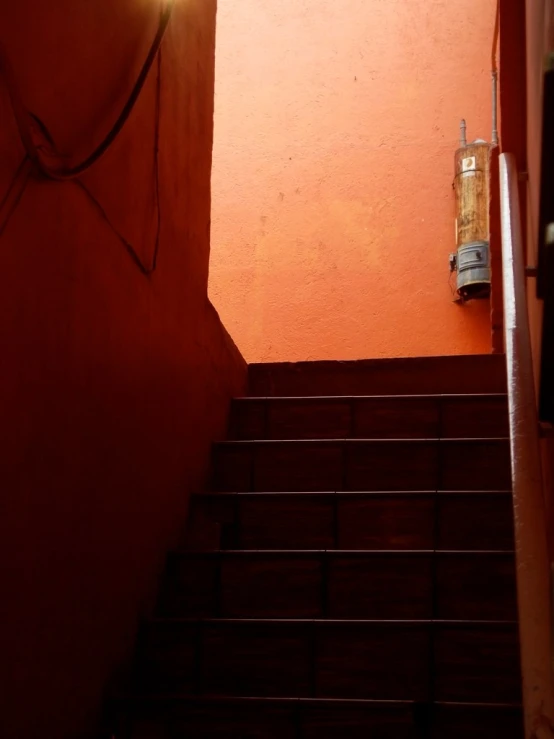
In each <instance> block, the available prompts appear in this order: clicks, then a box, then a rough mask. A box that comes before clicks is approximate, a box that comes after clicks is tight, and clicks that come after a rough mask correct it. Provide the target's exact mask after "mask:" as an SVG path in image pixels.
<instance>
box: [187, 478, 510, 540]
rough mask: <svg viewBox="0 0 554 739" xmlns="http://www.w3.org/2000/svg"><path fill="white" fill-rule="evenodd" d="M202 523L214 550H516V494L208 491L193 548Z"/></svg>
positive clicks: (201, 500) (199, 501)
mask: <svg viewBox="0 0 554 739" xmlns="http://www.w3.org/2000/svg"><path fill="white" fill-rule="evenodd" d="M198 518H202V519H203V521H205V522H207V524H208V529H209V534H210V537H209V538H210V540H209V542H208V547H207V548H209V549H214V548H216V549H218V548H220V547H221V548H223V549H348V550H353V549H356V550H358V549H361V550H370V549H377V550H383V549H384V550H393V549H409V550H415V549H447V550H491V549H492V550H511V549H513V547H514V528H513V527H514V524H513V511H512V496H511V493H509V492H502V491H500V492H494V491H485V492H483V491H480V492H476V491H473V492H466V491H464V492H462V491H456V492H451V491H450V492H433V491H429V492H373V493H370V492H337V493H332V492H328V493H321V492H319V493H283V492H281V493H209V494H208V493H206V494H202V495H196V496H194V498H193V503H192V516H191V529H192V531H193V532H195V536H194V537H191V538H190V542H191V545H192V546H194V547H195V548H202V547H201V545H202V543H203V541H202V539H203V533H204V532H203V531H201V530H200V526H199V525H197V521H198ZM210 524H211V525H212V526H214V525H215V526H217V530H215V531H212V529H211V528H209V527H210ZM204 548H206V547H204Z"/></svg>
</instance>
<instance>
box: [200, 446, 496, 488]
mask: <svg viewBox="0 0 554 739" xmlns="http://www.w3.org/2000/svg"><path fill="white" fill-rule="evenodd" d="M213 458H214V489H215V490H219V491H231V490H232V491H239V492H241V491H242V492H248V491H252V492H254V491H260V492H271V491H283V490H284V491H286V490H291V491H292V490H294V491H316V490H441V489H443V490H506V489H509V488H510V487H511V472H510V447H509V441H508V439H442V440H438V439H425V440H423V439H421V440H390V439H388V440H359V439H348V440H326V441H231V442H221V443H219V444H216V445H215V447H214V454H213Z"/></svg>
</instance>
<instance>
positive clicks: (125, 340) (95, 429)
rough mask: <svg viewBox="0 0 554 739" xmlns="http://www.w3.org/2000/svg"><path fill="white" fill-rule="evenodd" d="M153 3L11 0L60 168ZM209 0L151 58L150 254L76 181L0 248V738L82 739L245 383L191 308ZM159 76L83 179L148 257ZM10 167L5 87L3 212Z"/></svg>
mask: <svg viewBox="0 0 554 739" xmlns="http://www.w3.org/2000/svg"><path fill="white" fill-rule="evenodd" d="M158 9H159V4H158V3H157V2H153V1H150V0H149V1H148V2H146V0H117V1H115V0H95V2H76V1H75V0H55V2H52V3H43V2H41V1H40V0H18V2H16V3H3V4H2V6H1V7H0V43H1V44H2V46H3V47H4V50H5V53H6V54H7V56H8V58H9V59H10V61H11V63H12V65H13V68H14V70H15V75H16V80H17V84H18V87H19V89H20V91H21V95H22V98H23V100H24V102H25V104H26V106H27V107H28V109H29V110H31V111H33V112H34V113H36V114H37V115H38V116H39V117H40V118H41V120H42V121H43V122H44V123H45V124H46V125H47V127H48V130H49V131H50V133H51V134H52V136H53V138H54V140H55V143H56V145H57V148H58V150H59V151H61V152H63V153H64V154H67V155H68V162H69V163H70V162H71V161H72V159H73V158H75V159H76V158H79V157H80V156H82V155H84V154H87V153H88V152H89V151H90V150H91V149H92V147H93V145H94V144H95V143H96V142H98V141H99V140H100V139H101V138H102V137H103V135H104V133H105V132H106V131H107V129H108V128H109V126H110V125H111V122H112V121H113V120H114V118H115V116H116V114H117V113H118V112H119V109H120V107H121V105H122V104H123V101H124V99H125V97H126V95H127V94H128V91H129V89H130V85H131V83H132V82H133V81H134V78H135V77H136V74H137V71H138V69H139V67H140V65H141V64H142V62H143V59H144V57H145V55H146V52H147V49H148V47H149V45H150V42H151V39H152V37H153V34H154V32H155V30H156V26H157V18H158ZM214 28H215V0H214V1H211V0H187V2H183V3H177V5H176V9H175V12H174V17H173V19H172V21H171V25H170V27H169V30H168V34H167V37H166V39H165V41H164V45H163V64H162V91H161V141H160V188H161V215H162V225H161V243H160V252H159V260H158V269H157V271H156V272H155V273H154V274H153V275H152V276H151V277H150V278H147V277H144V276H143V275H142V274H141V273H140V272H139V270H138V269H137V267H136V266H135V264H134V263H133V262H132V260H131V259H130V257H129V254H128V253H127V251H126V250H125V248H124V247H123V246H122V244H121V242H120V241H119V240H118V238H116V236H115V235H114V233H113V232H112V230H111V229H110V228H109V227H108V226H107V224H106V222H105V221H104V220H103V219H102V218H101V217H100V215H99V213H98V211H97V210H96V209H95V207H94V206H93V204H92V203H91V202H90V200H89V199H88V198H87V197H86V196H85V194H84V192H83V191H82V190H81V189H79V187H77V186H76V185H75V184H73V183H60V184H58V183H47V182H44V181H38V180H36V179H33V180H31V181H30V183H29V185H28V187H27V190H26V191H25V193H24V195H23V197H22V199H21V202H20V204H19V206H18V208H17V209H16V211H15V213H14V214H13V217H12V218H11V220H10V221H9V223H8V225H7V227H6V230H5V232H4V234H3V235H2V236H1V238H0V264H1V265H2V288H1V290H0V342H1V354H0V409H1V410H0V429H1V432H0V437H1V438H0V450H1V451H0V454H1V465H0V469H1V483H2V504H1V514H0V520H1V521H2V534H1V536H0V569H1V580H0V592H1V594H2V598H1V606H0V610H1V626H2V628H1V629H0V654H1V662H2V669H1V671H0V674H1V675H2V680H1V684H0V736H2V737H5V738H6V739H16V738H17V739H44V737H52V738H53V739H54V738H55V739H80V738H81V737H88V736H92V735H93V734H94V730H95V728H96V721H97V719H98V715H99V710H100V705H101V701H102V697H103V690H104V688H105V687H106V686H107V685H108V686H109V685H110V684H113V681H115V682H117V680H118V677H117V676H118V670H119V668H120V666H122V665H124V664H125V661H126V659H127V657H128V655H129V654H130V653H131V650H132V648H133V645H134V637H135V631H136V626H137V622H138V619H139V617H140V616H141V615H142V614H145V613H148V611H149V609H150V607H151V603H152V599H153V596H154V593H155V588H156V584H157V581H158V575H159V573H160V571H161V568H162V566H163V563H164V557H165V554H166V552H167V550H168V549H169V548H170V547H171V546H173V545H175V543H176V542H177V540H178V537H179V535H180V533H181V531H182V529H183V522H184V519H185V514H186V509H187V500H188V495H189V493H190V492H191V491H192V490H195V489H198V488H199V487H200V486H201V485H202V484H203V482H204V479H205V475H206V472H207V465H208V453H209V445H210V442H211V440H212V439H213V438H214V437H218V436H221V435H222V434H223V433H224V430H225V424H226V414H227V407H228V401H229V398H230V396H231V395H233V394H237V393H240V392H241V390H242V388H243V383H244V379H245V364H244V361H243V360H242V358H241V356H240V354H239V353H238V350H237V349H236V347H235V346H234V344H233V343H232V341H231V340H230V338H229V336H228V335H227V333H226V331H225V329H224V328H223V326H222V325H221V323H220V321H219V318H218V315H217V313H216V312H215V310H214V309H213V308H212V306H211V304H210V303H209V301H208V299H207V276H208V257H209V218H210V166H211V147H212V120H213V118H212V116H213V65H214ZM155 89H156V86H155V74H154V75H151V77H150V78H149V80H148V82H147V85H146V87H145V89H144V92H143V95H142V96H141V98H140V100H139V102H138V105H137V107H136V109H135V111H134V112H133V114H132V117H131V119H130V120H129V122H128V125H127V126H126V128H125V129H124V131H123V133H122V134H121V136H120V137H119V138H118V140H117V141H116V143H115V144H114V146H113V147H112V149H111V150H110V151H109V152H108V153H107V154H106V156H105V157H104V158H103V159H102V160H101V161H100V162H99V163H98V164H97V165H96V166H95V167H94V168H93V169H92V170H91V171H90V172H89V173H88V174H87V175H86V176H85V177H84V178H83V181H84V182H86V184H87V186H88V187H89V188H90V190H91V191H92V192H93V193H94V195H95V196H96V197H97V198H98V200H99V202H100V203H101V204H102V206H103V207H104V208H105V209H106V211H107V213H108V215H109V217H110V218H111V220H112V221H113V223H114V224H115V225H116V226H117V228H118V229H119V230H120V231H121V232H122V234H123V235H124V236H125V238H126V239H128V241H130V242H131V243H133V244H134V245H135V247H136V248H137V251H138V253H139V254H140V255H141V257H142V258H143V259H144V260H145V261H148V260H149V259H150V258H151V256H152V248H153V242H154V233H155V223H156V213H155V208H154V203H155V198H154V190H153V181H154V179H153V171H154V170H153V161H154V160H153V151H154V144H153V141H154V121H155V116H154V111H155V105H154V103H155ZM21 157H22V148H21V145H20V143H19V139H18V136H17V133H16V130H15V127H14V124H13V120H12V118H11V112H10V107H9V105H8V102H7V98H6V94H5V90H4V89H3V87H1V88H0V198H2V197H3V194H4V192H5V190H6V188H7V185H8V183H9V181H10V179H11V177H12V175H13V172H14V170H15V168H16V166H17V164H18V162H19V161H20V159H21Z"/></svg>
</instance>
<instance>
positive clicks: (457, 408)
mask: <svg viewBox="0 0 554 739" xmlns="http://www.w3.org/2000/svg"><path fill="white" fill-rule="evenodd" d="M508 435H509V430H508V407H507V399H506V396H505V395H433V396H398V395H397V396H381V397H350V398H348V397H335V398H318V397H309V398H241V399H236V400H234V401H233V404H232V409H231V423H230V438H232V439H348V438H353V439H355V438H362V439H412V438H413V439H416V438H419V439H429V438H435V437H436V438H471V437H476V436H478V437H480V438H487V437H491V438H494V437H507V436H508Z"/></svg>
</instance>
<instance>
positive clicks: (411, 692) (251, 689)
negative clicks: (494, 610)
mask: <svg viewBox="0 0 554 739" xmlns="http://www.w3.org/2000/svg"><path fill="white" fill-rule="evenodd" d="M139 653H140V655H141V663H140V669H139V676H138V677H139V685H140V686H141V689H142V690H143V691H146V692H153V693H162V694H163V693H167V692H170V693H171V692H183V693H185V694H195V693H198V694H207V695H239V696H240V695H253V696H283V697H322V698H325V697H326V698H367V699H373V700H416V701H424V702H425V701H428V700H429V699H430V698H431V696H433V697H434V699H435V700H438V701H457V702H459V701H461V702H473V701H479V702H485V703H488V702H512V701H515V702H517V701H519V700H520V676H519V649H518V632H517V624H515V623H513V622H463V621H462V622H448V621H446V622H440V621H434V622H428V621H412V622H410V621H322V620H305V621H300V620H297V621H295V620H262V621H261V620H226V619H220V620H204V621H187V620H182V621H181V620H158V621H153V622H151V623H150V624H148V625H147V626H146V627H145V629H144V631H143V634H142V639H141V648H140V652H139Z"/></svg>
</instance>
